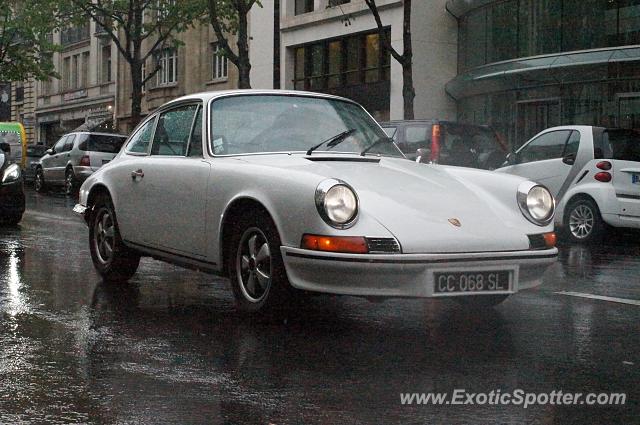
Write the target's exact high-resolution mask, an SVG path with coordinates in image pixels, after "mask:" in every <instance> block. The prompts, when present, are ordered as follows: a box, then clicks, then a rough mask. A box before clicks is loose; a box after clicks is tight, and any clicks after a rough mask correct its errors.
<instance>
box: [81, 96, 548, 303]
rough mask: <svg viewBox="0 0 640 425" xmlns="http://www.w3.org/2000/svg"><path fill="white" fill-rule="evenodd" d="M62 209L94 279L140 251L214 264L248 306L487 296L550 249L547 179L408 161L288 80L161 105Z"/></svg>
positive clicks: (342, 104)
mask: <svg viewBox="0 0 640 425" xmlns="http://www.w3.org/2000/svg"><path fill="white" fill-rule="evenodd" d="M74 210H75V211H76V212H78V213H80V214H82V215H83V216H84V218H85V220H86V222H87V223H88V226H89V242H90V243H89V246H90V250H91V256H92V259H93V263H94V265H95V268H96V270H97V271H98V273H99V274H100V275H101V276H102V277H103V278H104V279H107V280H127V279H129V278H130V277H132V276H133V274H134V273H135V272H136V269H137V267H138V262H139V259H140V256H152V257H154V258H157V259H161V260H164V261H168V262H171V263H174V264H179V265H183V266H186V267H191V268H195V269H199V270H203V271H209V272H213V273H218V274H222V275H226V276H228V277H229V278H230V279H231V282H232V288H233V292H234V295H235V298H236V301H237V305H238V306H239V308H240V309H241V310H244V311H250V312H255V311H259V310H268V309H272V308H275V307H276V306H278V305H282V303H283V302H290V300H291V299H292V298H291V296H292V294H295V293H297V290H304V291H316V292H324V293H332V294H345V295H356V296H365V297H434V298H455V299H458V300H461V301H466V302H469V303H471V304H479V305H492V304H495V303H498V302H500V301H502V300H503V299H504V298H506V297H507V296H509V295H511V294H514V293H516V292H518V291H520V290H523V289H526V288H531V287H533V286H536V285H538V284H540V283H541V278H542V275H543V272H544V271H545V270H546V268H547V266H549V265H550V264H551V263H553V262H554V261H555V260H556V256H557V249H556V248H555V234H554V233H553V215H554V199H553V197H552V196H551V194H550V193H549V191H548V190H547V189H546V188H545V187H543V186H541V185H538V184H535V183H532V182H530V181H528V180H526V179H524V178H521V177H516V176H508V175H500V174H497V173H492V172H487V171H480V170H474V169H466V168H458V167H443V166H438V165H429V164H418V163H415V162H412V161H409V160H407V159H405V158H404V156H403V155H402V153H401V152H400V151H399V150H398V149H397V148H396V147H395V145H394V144H393V143H392V141H391V140H390V139H388V138H387V137H386V136H385V133H384V132H383V131H382V129H381V128H380V126H379V125H378V124H377V123H376V122H375V121H374V120H373V118H372V117H371V116H370V115H369V114H368V113H367V112H366V111H365V110H364V109H363V108H362V107H361V106H359V105H358V104H356V103H354V102H352V101H349V100H347V99H343V98H339V97H335V96H329V95H320V94H315V93H304V92H295V91H257V90H251V91H230V92H212V93H203V94H195V95H190V96H186V97H182V98H180V99H177V100H174V101H172V102H169V103H167V104H166V105H164V106H162V107H161V108H159V109H158V110H157V111H155V112H154V113H153V114H151V115H150V116H148V117H147V118H146V119H145V120H144V121H143V122H142V123H140V125H139V126H138V127H137V129H136V130H135V131H134V132H133V133H132V135H131V136H130V137H129V139H128V141H127V142H126V143H125V146H124V148H123V149H122V151H121V152H120V153H119V154H118V155H117V157H116V158H115V159H114V160H113V161H111V162H110V163H109V164H107V165H106V166H104V167H102V168H101V169H100V170H99V171H97V172H96V173H95V174H93V175H92V176H91V177H89V178H88V179H87V181H86V182H85V183H84V184H83V185H82V187H81V190H80V201H79V204H78V205H76V207H75V209H74Z"/></svg>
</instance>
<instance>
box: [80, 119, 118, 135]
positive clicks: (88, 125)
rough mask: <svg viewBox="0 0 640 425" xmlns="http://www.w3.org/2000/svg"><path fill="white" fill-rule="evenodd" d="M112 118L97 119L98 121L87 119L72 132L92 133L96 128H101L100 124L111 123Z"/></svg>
mask: <svg viewBox="0 0 640 425" xmlns="http://www.w3.org/2000/svg"><path fill="white" fill-rule="evenodd" d="M111 120H112V118H98V119H89V120H87V121H86V122H85V123H84V124H82V125H81V126H79V127H76V128H74V129H73V130H72V131H73V132H77V131H92V130H93V129H95V128H96V127H99V126H101V125H102V124H104V123H106V122H108V121H111Z"/></svg>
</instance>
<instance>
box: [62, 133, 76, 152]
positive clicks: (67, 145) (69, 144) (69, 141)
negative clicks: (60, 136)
mask: <svg viewBox="0 0 640 425" xmlns="http://www.w3.org/2000/svg"><path fill="white" fill-rule="evenodd" d="M75 140H76V135H75V134H70V135H69V136H67V141H66V142H64V148H63V149H62V151H63V152H69V151H70V150H71V149H73V142H74V141H75Z"/></svg>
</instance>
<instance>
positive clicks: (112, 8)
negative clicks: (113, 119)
mask: <svg viewBox="0 0 640 425" xmlns="http://www.w3.org/2000/svg"><path fill="white" fill-rule="evenodd" d="M68 5H69V6H70V7H69V9H68V12H69V14H70V16H72V17H74V19H75V21H80V20H82V19H87V17H88V18H91V19H93V20H94V21H95V22H96V24H97V25H98V26H99V27H100V28H101V29H102V30H103V31H104V33H105V34H106V35H107V36H108V37H109V38H110V39H111V40H112V41H113V43H114V44H115V46H116V48H117V49H118V52H119V53H120V55H121V56H122V58H123V59H124V60H125V61H126V62H127V63H128V64H129V71H130V77H131V123H132V125H136V124H137V123H138V122H139V121H140V118H141V103H142V88H143V87H144V85H145V83H146V82H148V81H149V80H150V79H151V78H152V77H154V76H155V74H156V73H157V72H158V71H159V70H160V66H159V65H158V64H157V63H156V66H155V67H154V68H153V69H152V70H151V71H150V72H148V73H147V75H146V76H143V73H142V69H143V66H144V64H145V62H146V61H147V59H149V58H155V57H156V55H158V54H159V53H160V52H162V50H163V49H165V48H167V47H173V48H175V47H178V46H179V45H180V44H181V42H180V41H179V40H177V39H176V38H174V37H173V36H174V35H175V34H177V33H180V32H183V31H185V30H186V29H187V28H189V27H190V26H192V25H193V23H194V21H196V20H197V19H198V18H201V17H202V16H203V15H204V7H203V5H202V2H201V0H68Z"/></svg>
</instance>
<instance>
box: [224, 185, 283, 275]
mask: <svg viewBox="0 0 640 425" xmlns="http://www.w3.org/2000/svg"><path fill="white" fill-rule="evenodd" d="M254 214H264V215H265V216H266V217H268V218H269V219H270V220H271V221H272V222H273V224H274V226H275V227H276V230H277V231H278V234H281V233H280V229H279V228H278V224H277V222H276V220H274V216H273V214H271V212H270V211H269V209H268V208H267V207H266V206H265V205H264V203H263V202H261V201H259V200H258V199H256V198H253V197H250V196H242V197H238V198H236V199H234V200H232V201H231V202H230V203H229V205H227V208H226V209H225V210H224V213H223V214H222V220H221V221H220V229H219V233H218V234H219V235H220V236H219V240H218V244H219V245H218V246H219V251H218V252H219V253H220V256H219V257H220V261H221V263H220V264H221V267H220V270H221V272H222V274H223V275H227V274H228V272H229V270H228V266H227V263H228V261H227V260H228V258H229V255H230V252H231V246H230V241H231V232H232V230H233V227H234V226H235V225H236V224H237V223H238V221H239V219H240V218H241V217H242V216H245V215H254Z"/></svg>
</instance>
